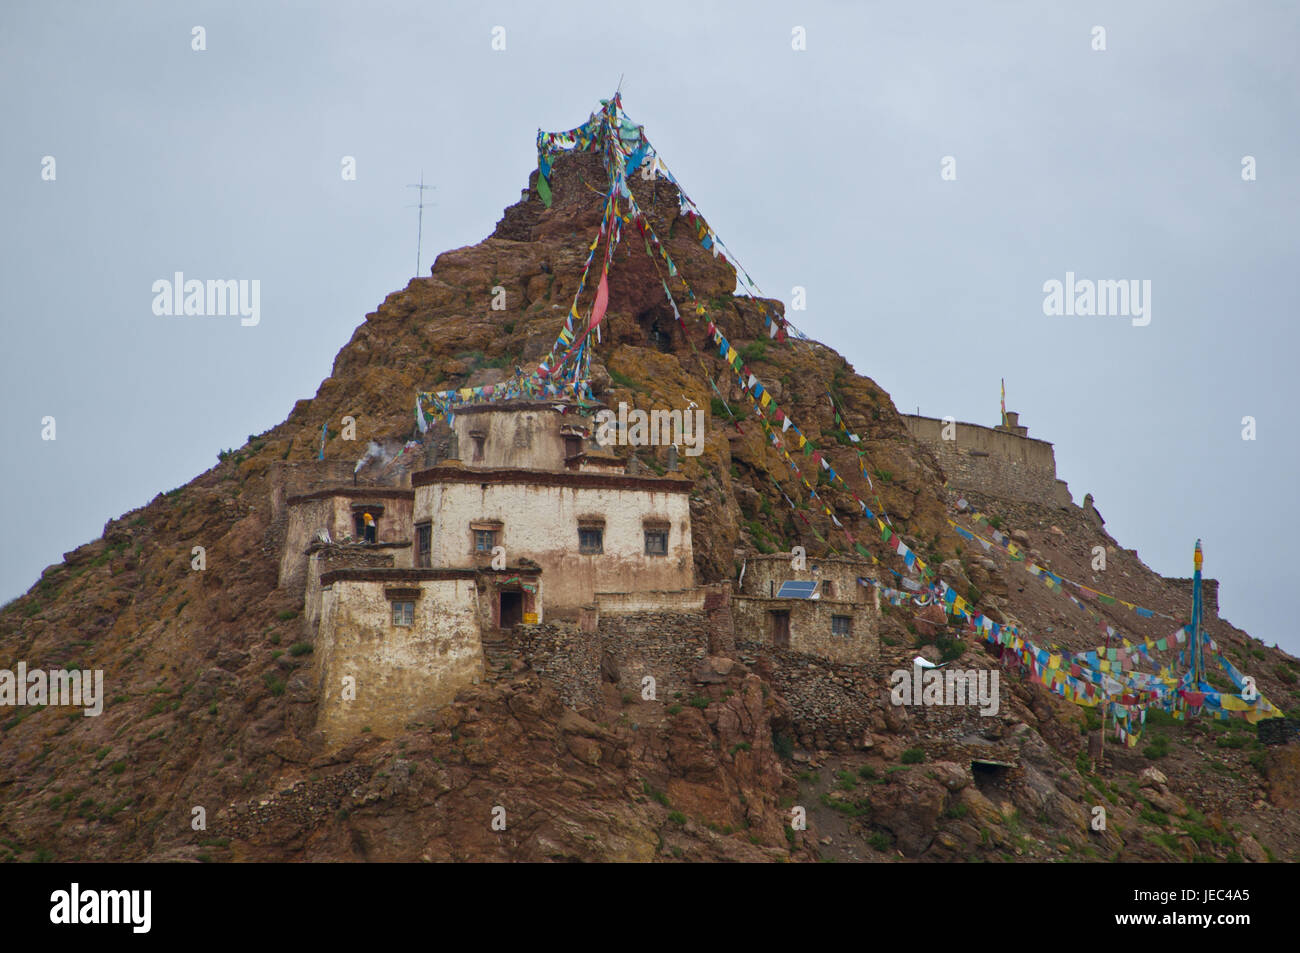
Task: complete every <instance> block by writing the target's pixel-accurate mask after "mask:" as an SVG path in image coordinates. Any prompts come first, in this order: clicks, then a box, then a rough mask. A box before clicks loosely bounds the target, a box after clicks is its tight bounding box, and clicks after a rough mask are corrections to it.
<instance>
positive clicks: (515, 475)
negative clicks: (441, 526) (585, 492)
mask: <svg viewBox="0 0 1300 953" xmlns="http://www.w3.org/2000/svg"><path fill="white" fill-rule="evenodd" d="M437 483H461V484H475V483H478V484H484V485H487V484H498V485H507V486H521V485H522V486H567V487H580V488H587V489H602V490H607V489H614V490H648V491H651V492H655V493H689V492H690V491H691V489H692V488H693V487H694V482H693V481H691V480H689V479H687V478H686V477H684V476H682V475H681V474H680V473H678V474H675V475H672V476H629V475H628V474H626V473H596V472H591V471H585V472H584V471H573V470H524V469H519V468H516V467H491V468H484V469H481V470H479V469H473V468H470V467H465V466H443V465H441V464H440V465H438V466H434V467H429V468H428V469H427V470H420V471H419V472H417V473H414V474H412V475H411V486H412V487H418V486H430V485H432V484H437Z"/></svg>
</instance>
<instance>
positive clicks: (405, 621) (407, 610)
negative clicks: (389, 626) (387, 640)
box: [393, 602, 415, 626]
mask: <svg viewBox="0 0 1300 953" xmlns="http://www.w3.org/2000/svg"><path fill="white" fill-rule="evenodd" d="M393 625H400V626H412V625H415V603H414V602H394V603H393Z"/></svg>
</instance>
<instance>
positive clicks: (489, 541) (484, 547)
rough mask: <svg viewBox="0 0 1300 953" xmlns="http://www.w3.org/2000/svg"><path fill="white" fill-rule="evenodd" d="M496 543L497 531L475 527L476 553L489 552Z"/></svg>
mask: <svg viewBox="0 0 1300 953" xmlns="http://www.w3.org/2000/svg"><path fill="white" fill-rule="evenodd" d="M496 544H497V531H496V530H494V529H476V530H474V551H475V552H476V553H490V552H492V550H493V548H495V547H496Z"/></svg>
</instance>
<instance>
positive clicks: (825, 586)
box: [822, 579, 834, 599]
mask: <svg viewBox="0 0 1300 953" xmlns="http://www.w3.org/2000/svg"><path fill="white" fill-rule="evenodd" d="M833 594H834V589H832V588H831V581H830V580H829V579H823V580H822V598H824V599H829V598H831V596H832V595H833Z"/></svg>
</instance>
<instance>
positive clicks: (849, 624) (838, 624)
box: [831, 615, 853, 639]
mask: <svg viewBox="0 0 1300 953" xmlns="http://www.w3.org/2000/svg"><path fill="white" fill-rule="evenodd" d="M831 635H842V636H844V638H846V639H847V638H849V637H850V636H851V635H853V616H851V615H833V616H831Z"/></svg>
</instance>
